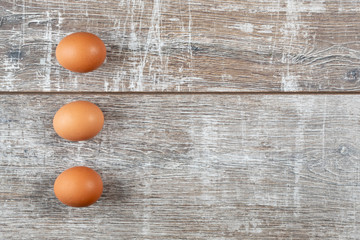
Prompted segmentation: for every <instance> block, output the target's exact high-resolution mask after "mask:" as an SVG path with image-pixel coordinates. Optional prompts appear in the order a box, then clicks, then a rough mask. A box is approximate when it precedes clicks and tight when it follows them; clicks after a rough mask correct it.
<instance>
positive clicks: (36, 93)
mask: <svg viewBox="0 0 360 240" xmlns="http://www.w3.org/2000/svg"><path fill="white" fill-rule="evenodd" d="M79 94H83V95H91V94H94V95H360V91H350V92H346V91H338V92H329V91H322V92H266V91H264V92H261V91H260V92H94V91H91V92H90V91H89V92H66V91H59V92H34V91H29V92H26V91H19V92H6V91H0V95H79Z"/></svg>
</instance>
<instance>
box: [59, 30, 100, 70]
mask: <svg viewBox="0 0 360 240" xmlns="http://www.w3.org/2000/svg"><path fill="white" fill-rule="evenodd" d="M56 58H57V60H58V62H59V63H60V64H61V66H63V67H64V68H66V69H69V70H70V71H73V72H81V73H84V72H90V71H93V70H95V69H97V68H98V67H100V66H101V64H103V62H104V60H105V58H106V47H105V45H104V43H103V41H101V39H100V38H99V37H97V36H96V35H94V34H92V33H87V32H77V33H73V34H70V35H68V36H66V37H65V38H63V39H62V40H61V41H60V43H59V45H58V46H57V47H56Z"/></svg>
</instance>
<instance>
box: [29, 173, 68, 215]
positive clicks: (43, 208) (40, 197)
mask: <svg viewBox="0 0 360 240" xmlns="http://www.w3.org/2000/svg"><path fill="white" fill-rule="evenodd" d="M54 181H55V179H53V178H52V177H50V176H49V175H48V174H42V176H41V179H40V180H37V181H34V182H32V185H33V186H35V188H34V190H33V191H32V192H31V193H30V194H29V196H27V197H28V198H29V199H30V201H31V204H32V205H33V206H34V208H35V209H34V211H33V213H34V214H36V216H37V217H40V218H53V217H54V216H56V215H57V216H61V215H64V214H68V213H69V211H70V209H69V208H67V207H66V206H65V205H63V204H62V203H60V202H59V200H58V199H57V198H56V196H55V193H54Z"/></svg>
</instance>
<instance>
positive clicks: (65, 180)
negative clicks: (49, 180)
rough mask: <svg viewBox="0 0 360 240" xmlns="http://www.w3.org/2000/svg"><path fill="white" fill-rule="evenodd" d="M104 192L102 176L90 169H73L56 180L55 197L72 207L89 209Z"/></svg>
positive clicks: (66, 171)
mask: <svg viewBox="0 0 360 240" xmlns="http://www.w3.org/2000/svg"><path fill="white" fill-rule="evenodd" d="M102 191H103V182H102V180H101V177H100V175H99V174H98V173H97V172H95V171H94V170H92V169H91V168H88V167H73V168H69V169H67V170H65V171H64V172H62V173H61V174H60V175H59V176H58V177H57V178H56V180H55V183H54V192H55V196H56V197H57V198H58V199H59V200H60V201H61V202H62V203H64V204H66V205H68V206H71V207H87V206H89V205H91V204H93V203H95V202H96V201H97V200H98V199H99V198H100V196H101V194H102Z"/></svg>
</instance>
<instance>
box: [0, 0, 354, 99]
mask: <svg viewBox="0 0 360 240" xmlns="http://www.w3.org/2000/svg"><path fill="white" fill-rule="evenodd" d="M359 6H360V1H359V0H355V1H354V0H351V1H350V0H342V1H324V0H314V1H297V0H296V1H295V0H294V1H285V0H279V1H263V0H245V1H237V0H225V1H209V0H188V1H170V0H162V1H161V0H154V1H150V0H131V1H130V0H128V1H124V0H121V1H118V0H108V1H97V0H91V1H65V2H64V1H62V0H52V1H39V0H33V1H20V0H14V1H13V0H11V1H9V0H3V1H1V3H0V33H1V35H0V79H1V84H0V90H1V91H181V92H189V91H190V92H195V91H204V92H205V91H285V92H286V91H359V90H360V87H359V75H360V74H359V67H358V66H359V63H360V60H359V55H360V51H359V50H360V47H359V46H360V45H359V44H358V40H359V32H360V28H359V24H358V23H359V21H360V14H359V13H360V8H359ZM76 31H90V32H93V33H95V34H98V35H99V36H100V37H101V38H102V39H103V40H104V42H105V43H106V46H107V49H108V58H107V62H106V64H105V65H104V66H103V67H102V68H100V69H99V70H97V71H95V72H92V73H88V74H76V73H71V72H69V71H67V70H65V69H63V68H62V67H61V66H59V65H58V63H57V61H56V59H55V55H54V51H55V48H56V45H57V43H58V42H59V41H60V40H61V39H62V38H63V37H64V36H66V35H67V34H69V33H72V32H76Z"/></svg>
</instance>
